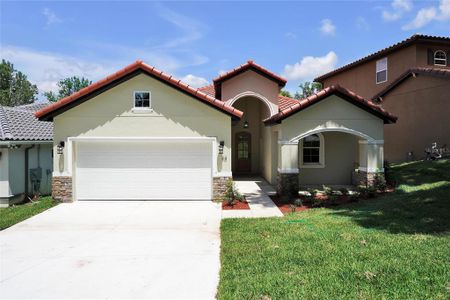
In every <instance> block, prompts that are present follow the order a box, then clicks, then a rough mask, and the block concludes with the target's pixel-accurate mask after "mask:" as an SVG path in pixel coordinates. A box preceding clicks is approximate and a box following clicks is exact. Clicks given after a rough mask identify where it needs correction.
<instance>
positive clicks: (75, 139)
mask: <svg viewBox="0 0 450 300" xmlns="http://www.w3.org/2000/svg"><path fill="white" fill-rule="evenodd" d="M102 141H103V142H112V143H117V142H143V143H145V142H164V141H167V142H172V143H193V142H208V143H210V144H211V147H212V149H211V152H210V153H211V156H212V157H211V174H210V176H211V182H210V184H211V187H210V189H209V193H210V194H211V195H210V197H208V199H212V178H213V176H214V174H216V170H215V167H216V157H217V151H216V148H217V141H216V138H215V137H71V138H68V143H67V144H68V145H67V150H68V154H69V155H70V156H69V157H73V159H68V163H70V165H68V167H69V170H72V174H73V182H74V183H75V184H74V186H73V197H74V199H77V200H78V197H77V183H78V180H77V172H76V169H77V165H76V162H75V157H74V156H73V153H74V152H73V151H74V148H75V146H76V145H75V143H73V142H102ZM75 155H76V153H75ZM122 198H123V197H121V198H120V199H122ZM117 199H119V198H117ZM129 199H130V200H132V199H134V200H140V199H141V198H134V197H132V198H129ZM163 199H176V198H170V197H167V198H163ZM184 199H186V200H187V199H189V198H184ZM192 199H193V198H192ZM80 200H81V199H80ZM92 200H96V199H95V198H92ZM141 200H144V199H143V198H142V199H141Z"/></svg>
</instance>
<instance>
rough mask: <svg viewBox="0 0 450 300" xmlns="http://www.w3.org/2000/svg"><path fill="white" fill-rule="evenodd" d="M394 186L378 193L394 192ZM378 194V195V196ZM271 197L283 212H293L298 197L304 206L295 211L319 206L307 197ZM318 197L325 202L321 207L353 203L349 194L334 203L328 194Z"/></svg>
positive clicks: (338, 198) (359, 199)
mask: <svg viewBox="0 0 450 300" xmlns="http://www.w3.org/2000/svg"><path fill="white" fill-rule="evenodd" d="M394 190H395V189H394V188H393V187H388V188H387V189H386V191H384V192H383V193H378V195H382V194H385V193H392V192H394ZM378 195H377V196H378ZM377 196H375V197H372V198H370V197H369V198H358V199H357V201H355V202H358V201H361V200H368V199H375V198H376V197H377ZM270 199H272V201H273V202H274V203H275V205H276V206H277V207H278V209H279V210H280V211H281V212H282V213H283V214H288V213H291V212H293V209H294V207H293V203H294V202H295V200H296V199H301V200H302V202H303V205H302V206H296V207H295V211H296V212H298V211H304V210H308V209H311V208H316V207H318V206H312V204H311V203H308V202H307V201H308V200H306V198H305V197H297V198H292V199H288V200H286V199H281V198H280V197H279V196H278V195H275V196H270ZM316 199H319V200H320V201H323V204H322V205H321V206H320V207H335V206H339V205H342V204H346V203H351V198H350V197H349V196H339V197H337V199H336V201H335V202H334V203H330V202H329V201H328V199H327V196H326V195H322V194H318V195H317V196H316Z"/></svg>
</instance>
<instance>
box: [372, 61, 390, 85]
mask: <svg viewBox="0 0 450 300" xmlns="http://www.w3.org/2000/svg"><path fill="white" fill-rule="evenodd" d="M383 59H386V69H383V70H377V63H378V62H379V61H381V60H383ZM383 71H386V80H384V81H377V74H378V73H379V72H383ZM386 81H388V58H387V56H386V57H383V58H380V59H378V60H377V61H376V62H375V84H380V83H384V82H386Z"/></svg>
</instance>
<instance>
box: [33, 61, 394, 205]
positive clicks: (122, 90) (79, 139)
mask: <svg viewBox="0 0 450 300" xmlns="http://www.w3.org/2000/svg"><path fill="white" fill-rule="evenodd" d="M285 84H286V80H285V79H284V78H282V77H280V76H278V75H276V74H274V73H273V72H271V71H269V70H267V69H265V68H263V67H262V66H260V65H258V64H256V63H254V62H253V61H248V62H247V63H245V64H243V65H241V66H239V67H237V68H235V69H234V70H232V71H230V72H228V73H226V74H223V75H221V76H219V77H217V78H215V79H214V80H213V84H212V85H210V86H206V87H203V88H200V89H197V88H193V87H191V86H189V85H187V84H185V83H183V82H181V81H180V80H178V79H175V78H174V77H172V76H171V75H169V74H166V73H164V72H162V71H160V70H157V69H156V68H154V67H152V66H149V65H147V64H145V63H143V62H142V61H136V62H135V63H133V64H131V65H129V66H127V67H125V68H124V69H122V70H120V71H118V72H117V73H115V74H112V75H110V76H108V77H106V78H105V79H103V80H100V81H98V82H96V83H94V84H92V85H90V86H89V87H86V88H84V89H82V90H80V91H79V92H77V93H75V94H73V95H71V96H69V97H67V98H64V99H62V100H60V101H58V102H56V103H54V104H51V105H49V106H47V107H45V108H43V109H42V110H40V111H38V112H37V113H36V116H37V117H38V118H39V119H40V120H42V121H53V122H54V145H53V147H54V153H55V154H54V164H53V165H54V172H53V196H54V197H55V198H57V199H62V200H65V201H73V200H102V199H107V200H112V199H118V200H119V199H120V200H126V199H131V200H132V199H146V200H147V199H148V200H151V199H155V200H159V199H165V200H170V199H173V200H179V199H200V200H201V199H204V200H208V199H211V198H219V197H221V195H222V193H223V192H224V189H225V184H226V182H227V181H228V180H231V179H232V178H233V176H239V175H246V176H248V175H258V176H262V177H264V178H265V179H266V180H267V181H268V182H270V183H271V184H273V185H276V186H277V188H278V191H279V192H280V193H285V192H287V191H292V190H295V189H298V186H299V184H322V183H323V184H350V183H351V182H352V180H353V181H355V180H358V181H370V178H373V176H374V174H376V173H377V172H383V126H384V124H388V123H393V122H395V120H396V118H395V117H394V116H393V115H391V114H389V113H388V112H386V111H385V110H384V109H382V108H380V107H379V106H377V105H375V104H374V103H372V102H371V101H368V100H365V99H363V98H362V97H359V96H358V95H356V94H355V93H353V92H351V91H349V90H347V89H344V88H342V87H340V86H332V87H328V88H326V89H324V90H322V91H320V92H319V93H317V94H315V95H313V96H310V97H308V98H306V99H303V100H301V101H298V100H295V99H291V98H287V97H282V96H279V92H280V89H281V88H282V87H284V86H285ZM355 170H356V171H357V172H355ZM352 174H353V175H352ZM352 178H353V179H352Z"/></svg>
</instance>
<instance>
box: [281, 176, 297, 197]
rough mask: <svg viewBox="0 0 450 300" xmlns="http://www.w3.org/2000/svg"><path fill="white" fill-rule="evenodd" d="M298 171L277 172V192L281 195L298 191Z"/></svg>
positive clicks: (288, 194) (294, 193) (289, 194)
mask: <svg viewBox="0 0 450 300" xmlns="http://www.w3.org/2000/svg"><path fill="white" fill-rule="evenodd" d="M298 189H299V184H298V173H278V175H277V193H278V195H281V196H291V195H296V194H297V193H298Z"/></svg>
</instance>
